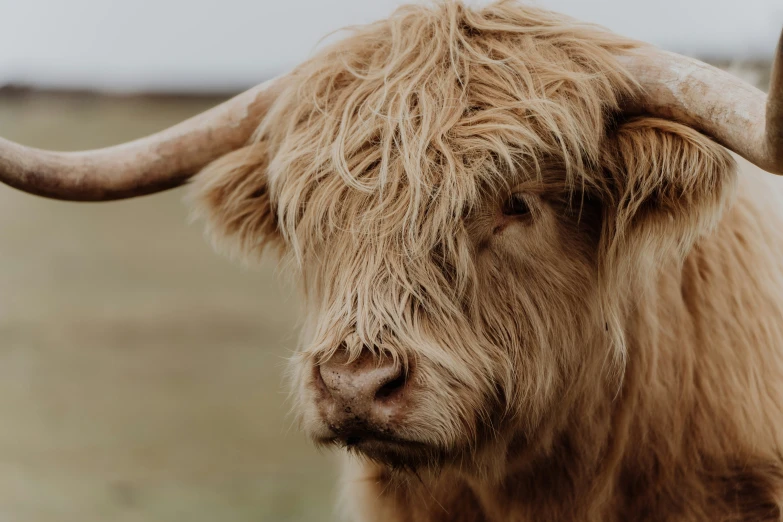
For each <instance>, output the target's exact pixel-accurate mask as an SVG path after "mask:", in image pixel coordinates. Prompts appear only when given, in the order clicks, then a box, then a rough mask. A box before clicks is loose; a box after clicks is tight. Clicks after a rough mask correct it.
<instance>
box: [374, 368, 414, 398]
mask: <svg viewBox="0 0 783 522" xmlns="http://www.w3.org/2000/svg"><path fill="white" fill-rule="evenodd" d="M407 380H408V379H407V377H406V375H405V372H404V371H402V370H400V372H399V374H398V375H397V377H395V378H394V379H392V380H390V381H389V382H387V383H385V384H384V385H383V386H381V387H380V388H378V391H377V392H375V400H376V401H387V400H390V399H393V398H394V397H397V396H398V395H400V394H401V393H402V390H403V388H405V382H406V381H407Z"/></svg>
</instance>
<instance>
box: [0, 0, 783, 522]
mask: <svg viewBox="0 0 783 522" xmlns="http://www.w3.org/2000/svg"><path fill="white" fill-rule="evenodd" d="M782 56H783V50H781V49H779V50H778V54H777V62H776V65H775V69H774V71H773V75H772V85H771V90H770V95H769V96H766V95H764V94H763V93H762V92H760V91H757V90H756V89H754V88H752V87H750V86H748V85H746V84H744V83H742V82H741V81H739V80H737V79H735V78H733V77H731V76H730V75H728V74H727V73H724V72H721V71H719V70H717V69H714V68H712V67H710V66H707V65H705V64H702V63H700V62H697V61H695V60H691V59H688V58H685V57H682V56H678V55H674V54H671V53H665V52H663V51H660V50H656V49H654V48H652V47H651V46H648V45H645V44H643V43H639V42H635V41H632V40H629V39H626V38H623V37H620V36H617V35H614V34H612V33H609V32H607V31H605V30H603V29H600V28H597V27H594V26H591V25H586V24H582V23H579V22H577V21H575V20H572V19H570V18H566V17H564V16H561V15H557V14H554V13H551V12H548V11H545V10H541V9H537V8H532V7H526V6H522V5H518V4H516V3H513V2H509V1H503V2H499V3H496V4H492V5H489V6H485V7H481V8H469V7H465V6H463V5H461V4H460V3H457V2H444V3H438V4H435V5H431V6H426V7H425V6H410V7H403V8H401V9H399V10H398V11H397V12H396V13H394V14H393V15H392V16H391V17H390V18H389V19H387V20H382V21H380V22H377V23H374V24H371V25H368V26H365V27H359V28H355V29H353V30H352V32H351V33H350V34H349V35H348V36H347V37H345V38H344V39H342V40H341V41H339V42H337V43H335V44H333V45H331V46H330V47H327V48H325V49H324V50H322V51H321V52H319V53H318V54H317V55H316V56H314V57H313V58H311V59H310V60H308V61H307V62H305V63H303V64H302V65H300V66H299V67H298V68H296V69H295V70H294V71H293V72H291V73H289V74H287V75H285V76H283V77H280V78H278V79H276V80H273V81H271V82H269V83H267V84H264V85H262V86H260V87H258V88H256V89H253V90H251V91H249V92H247V93H245V94H243V95H240V96H239V97H237V98H235V99H233V100H231V101H229V102H226V104H224V105H223V106H220V107H217V108H216V109H213V110H212V111H210V112H208V113H206V114H205V115H202V116H199V117H196V118H195V119H193V120H190V121H188V122H185V123H183V124H180V125H179V126H177V127H174V128H172V129H170V130H167V131H164V132H162V133H160V134H157V135H154V136H151V137H149V138H146V139H144V140H140V141H138V142H134V143H131V144H126V145H123V146H120V147H117V148H112V149H107V150H103V151H93V152H87V153H76V154H62V153H51V152H44V151H38V150H33V149H28V148H25V147H22V146H20V145H16V144H13V143H10V142H7V141H0V179H2V180H3V181H5V182H6V183H8V184H10V185H12V186H15V187H18V188H20V189H22V190H26V191H28V192H32V193H36V194H40V195H44V196H49V197H54V198H60V199H71V200H108V199H117V198H122V197H130V196H136V195H140V194H147V193H152V192H156V191H158V190H162V189H165V188H169V187H172V186H176V185H178V184H180V183H182V182H184V181H185V180H187V179H188V178H190V177H191V176H193V175H194V174H197V175H196V176H195V178H194V182H193V184H192V185H191V190H190V193H191V197H192V201H193V204H194V208H195V209H196V213H197V215H198V216H200V217H202V218H203V219H204V220H205V221H206V224H207V228H208V231H209V234H210V236H211V237H212V238H213V239H214V241H215V243H216V245H217V246H218V247H219V248H221V249H223V250H224V251H226V252H228V253H229V254H230V255H233V256H236V257H238V258H242V259H244V260H253V259H256V258H258V257H259V256H261V255H262V253H263V252H265V251H266V250H273V251H274V252H275V253H276V255H280V256H282V257H284V258H286V259H287V261H288V262H287V263H286V265H287V266H289V267H290V268H291V270H293V271H294V272H295V273H296V275H297V277H298V280H299V281H300V282H301V288H302V291H303V295H304V299H305V303H306V321H305V325H304V328H303V331H302V336H301V350H300V352H299V354H298V355H297V356H296V357H295V358H294V359H293V361H292V364H291V376H292V379H291V380H292V383H293V394H294V397H295V408H296V412H297V414H298V416H299V418H300V419H301V425H302V427H303V429H304V430H305V431H306V433H307V434H308V435H309V436H310V437H311V438H312V439H313V440H314V442H315V443H317V444H320V445H326V446H338V447H342V448H345V449H347V450H348V453H352V454H355V455H357V456H358V458H353V457H347V458H346V467H345V472H344V488H343V492H344V495H343V500H344V508H345V510H346V512H347V513H348V515H347V516H349V517H350V518H351V520H356V521H372V522H409V521H471V522H474V521H488V522H489V521H494V522H501V521H504V522H509V521H575V520H579V521H602V522H608V521H616V522H620V521H629V520H633V521H641V520H650V521H658V520H667V521H676V520H680V521H717V520H723V521H741V520H742V521H745V520H748V521H750V520H770V521H771V520H781V504H782V503H783V262H782V261H781V260H783V232H781V230H783V216H781V213H780V205H779V200H778V199H776V197H775V196H774V195H772V192H771V191H770V190H769V189H768V188H767V185H768V183H767V181H768V180H767V179H765V178H764V177H763V176H761V175H748V174H738V171H737V168H736V164H735V161H734V159H733V158H732V156H731V155H730V154H729V152H728V151H727V150H726V149H728V150H730V151H734V152H736V153H738V154H740V155H742V156H744V157H745V158H747V159H748V160H749V161H751V162H752V163H754V164H756V165H757V166H759V167H761V168H762V169H764V170H767V171H770V172H773V173H776V174H783V58H782ZM724 147H725V148H724Z"/></svg>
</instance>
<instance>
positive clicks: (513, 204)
mask: <svg viewBox="0 0 783 522" xmlns="http://www.w3.org/2000/svg"><path fill="white" fill-rule="evenodd" d="M503 215H505V216H508V217H524V216H528V215H530V206H529V205H528V204H527V201H526V200H525V196H523V195H522V194H512V195H511V197H510V198H508V199H507V200H506V203H505V204H504V205H503Z"/></svg>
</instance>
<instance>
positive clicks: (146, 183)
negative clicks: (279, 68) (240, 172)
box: [0, 78, 282, 201]
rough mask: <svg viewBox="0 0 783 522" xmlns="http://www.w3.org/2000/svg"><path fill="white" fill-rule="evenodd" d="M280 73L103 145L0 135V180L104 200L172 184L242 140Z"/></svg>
mask: <svg viewBox="0 0 783 522" xmlns="http://www.w3.org/2000/svg"><path fill="white" fill-rule="evenodd" d="M281 80H282V79H281V78H276V79H274V80H270V81H268V82H265V83H262V84H261V85H258V86H256V87H254V88H252V89H250V90H248V91H245V92H244V93H242V94H239V95H237V96H235V97H234V98H232V99H230V100H228V101H226V102H224V103H222V104H221V105H218V106H217V107H214V108H212V109H210V110H208V111H206V112H203V113H201V114H199V115H197V116H194V117H193V118H190V119H189V120H186V121H184V122H182V123H180V124H178V125H175V126H174V127H171V128H169V129H166V130H163V131H161V132H158V133H157V134H153V135H151V136H148V137H146V138H141V139H139V140H136V141H131V142H128V143H125V144H122V145H117V146H115V147H109V148H106V149H99V150H92V151H86V152H50V151H45V150H40V149H34V148H30V147H25V146H23V145H19V144H17V143H13V142H11V141H8V140H4V139H2V138H0V181H1V182H3V183H6V184H8V185H10V186H12V187H15V188H17V189H20V190H23V191H25V192H30V193H32V194H37V195H39V196H44V197H49V198H54V199H63V200H69V201H110V200H116V199H124V198H132V197H135V196H142V195H145V194H152V193H154V192H160V191H163V190H166V189H169V188H173V187H176V186H178V185H181V184H182V183H184V182H185V181H186V180H187V179H188V178H190V177H191V176H192V175H194V174H195V173H197V172H198V171H199V170H200V169H201V168H202V167H204V166H205V165H207V164H208V163H210V162H211V161H213V160H215V159H217V158H219V157H220V156H222V155H223V154H226V153H228V152H231V151H232V150H235V149H236V148H238V147H241V146H242V145H244V144H245V143H246V142H247V141H248V139H250V137H251V136H252V134H253V132H254V131H255V130H256V127H258V124H259V123H260V121H261V118H262V117H263V115H264V114H265V113H266V112H267V110H268V108H269V106H270V104H271V103H272V102H273V101H274V99H275V97H276V96H277V93H278V92H279V90H280V84H281Z"/></svg>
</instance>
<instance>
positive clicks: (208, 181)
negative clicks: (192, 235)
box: [188, 141, 283, 260]
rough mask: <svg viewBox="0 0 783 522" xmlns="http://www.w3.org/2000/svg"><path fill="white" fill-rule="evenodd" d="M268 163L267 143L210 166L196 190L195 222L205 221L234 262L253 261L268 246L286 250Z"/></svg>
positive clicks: (199, 177)
mask: <svg viewBox="0 0 783 522" xmlns="http://www.w3.org/2000/svg"><path fill="white" fill-rule="evenodd" d="M268 163H269V158H268V153H267V146H266V143H265V142H263V141H262V142H258V143H253V144H251V145H248V146H246V147H244V148H241V149H238V150H235V151H234V152H231V153H229V154H226V155H225V156H223V157H222V158H220V159H218V160H216V161H214V162H213V163H211V164H210V165H208V166H207V167H205V168H204V170H202V171H201V172H200V173H199V174H198V175H197V176H196V177H195V179H194V182H193V184H192V185H191V188H190V192H189V198H188V199H189V200H190V201H191V203H192V204H193V208H194V211H193V214H194V217H196V218H201V219H203V220H204V221H205V222H206V230H207V235H208V236H209V237H210V238H211V240H212V243H213V244H214V245H215V247H216V248H217V249H219V250H221V251H224V252H227V253H228V254H229V255H231V256H232V257H238V258H240V259H243V260H254V259H258V258H259V257H260V256H261V254H262V253H263V252H264V250H265V249H266V248H267V246H272V247H273V248H276V249H277V250H281V249H282V246H283V241H282V238H281V236H280V233H279V230H278V226H277V215H276V213H275V209H274V206H273V204H272V200H271V196H270V193H269V184H268V180H267V167H268Z"/></svg>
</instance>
